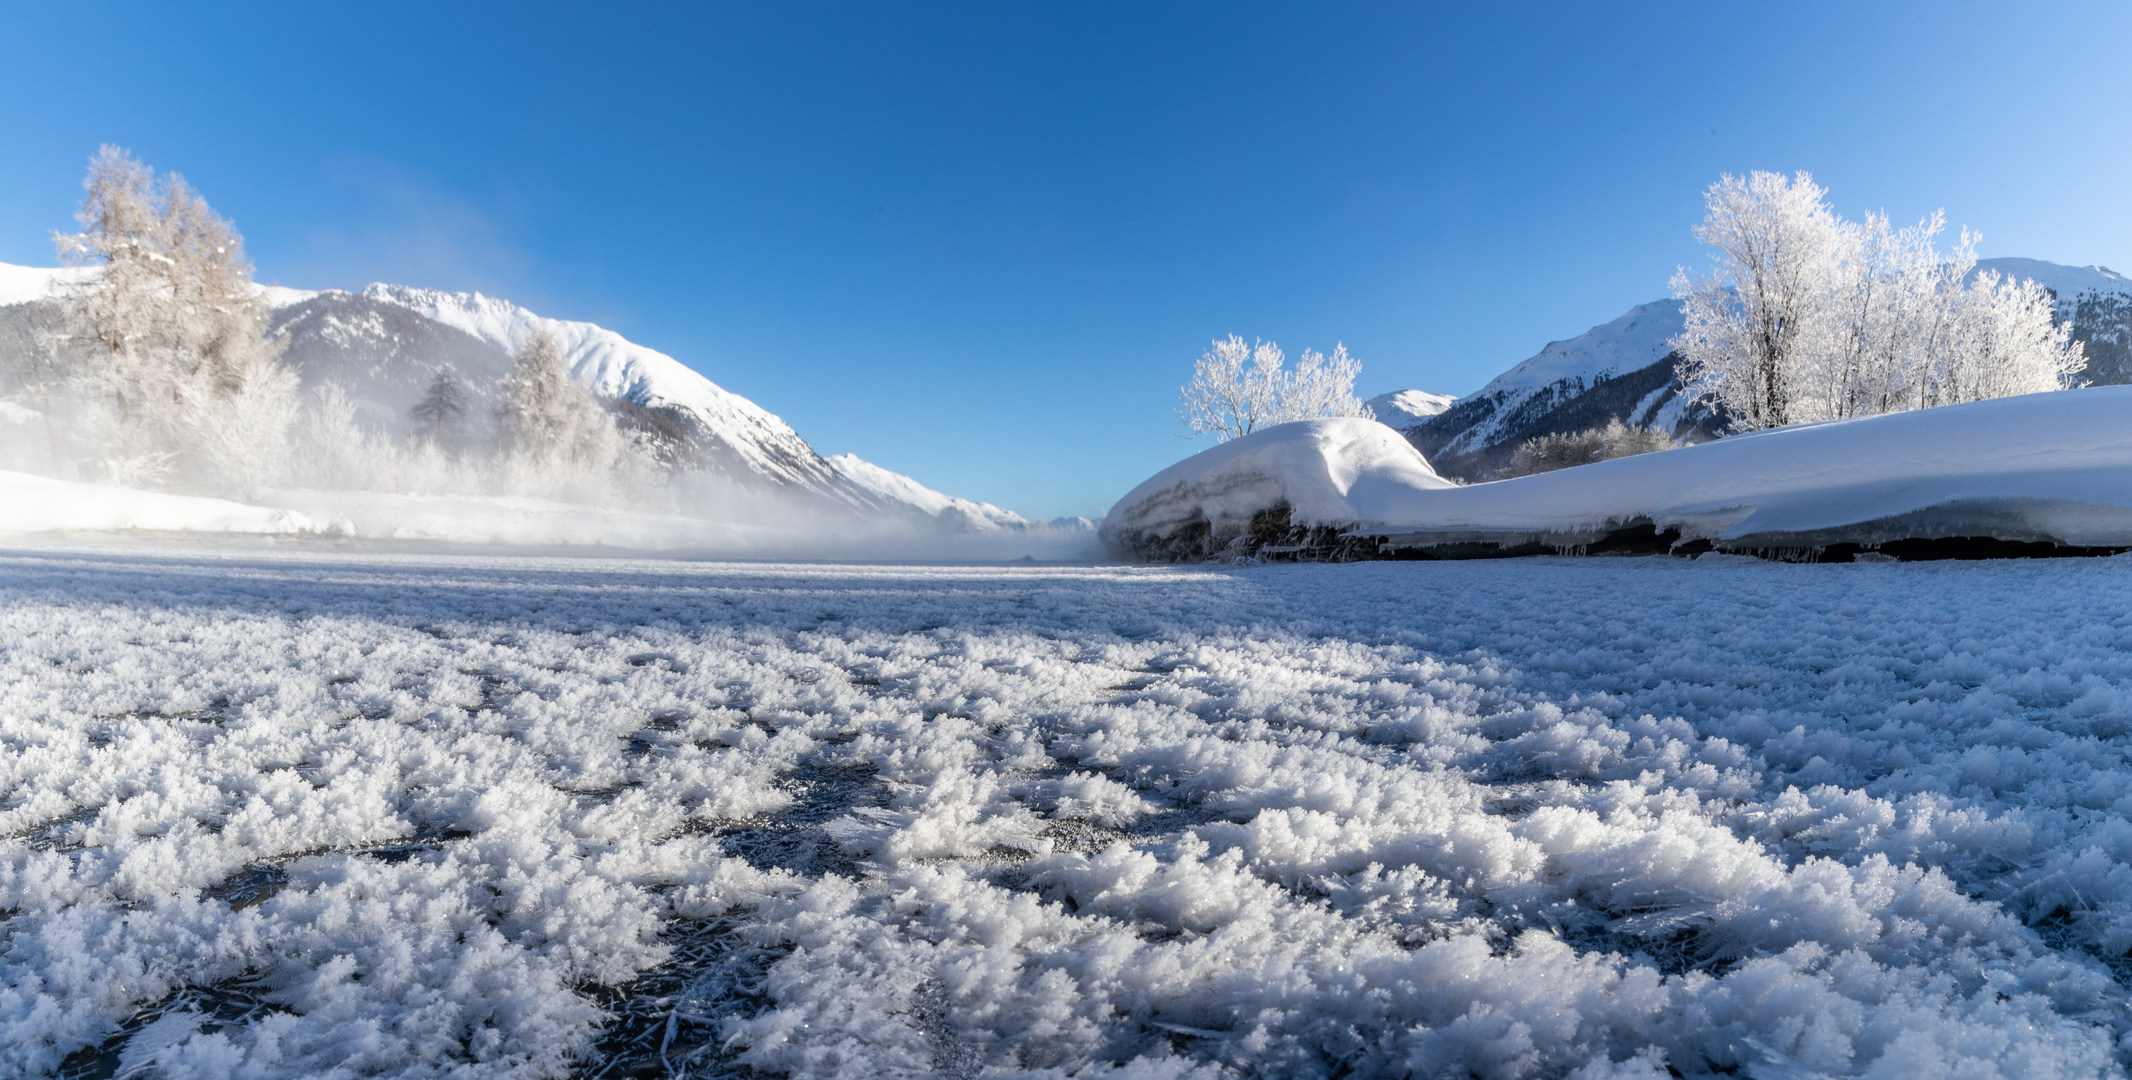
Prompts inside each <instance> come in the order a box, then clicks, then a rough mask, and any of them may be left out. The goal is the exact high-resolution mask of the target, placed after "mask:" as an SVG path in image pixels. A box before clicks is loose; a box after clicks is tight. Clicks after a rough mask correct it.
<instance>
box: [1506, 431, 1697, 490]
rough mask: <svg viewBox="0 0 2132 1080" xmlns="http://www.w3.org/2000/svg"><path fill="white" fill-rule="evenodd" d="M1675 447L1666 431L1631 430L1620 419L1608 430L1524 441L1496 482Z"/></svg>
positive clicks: (1566, 432) (1567, 433) (1564, 433)
mask: <svg viewBox="0 0 2132 1080" xmlns="http://www.w3.org/2000/svg"><path fill="white" fill-rule="evenodd" d="M1672 448H1673V439H1672V438H1671V437H1670V436H1668V435H1667V434H1666V433H1665V432H1663V431H1660V430H1658V429H1657V428H1652V427H1630V426H1629V425H1627V424H1624V423H1622V422H1621V420H1620V419H1619V418H1618V417H1617V418H1615V419H1612V420H1609V421H1607V422H1606V426H1605V427H1595V428H1587V429H1585V430H1583V431H1565V432H1562V433H1559V434H1555V435H1542V436H1540V437H1539V438H1536V439H1527V440H1525V441H1524V442H1522V443H1520V444H1518V452H1517V455H1516V456H1514V457H1512V458H1511V459H1510V464H1508V465H1505V466H1503V468H1502V471H1501V472H1499V473H1498V474H1497V479H1502V480H1507V479H1510V478H1511V477H1513V476H1531V475H1532V474H1534V473H1543V472H1553V471H1554V470H1556V469H1567V468H1569V467H1570V466H1572V465H1589V464H1591V463H1592V462H1594V461H1607V460H1610V459H1613V458H1623V457H1634V456H1635V455H1637V454H1648V453H1651V452H1652V451H1654V450H1671V449H1672Z"/></svg>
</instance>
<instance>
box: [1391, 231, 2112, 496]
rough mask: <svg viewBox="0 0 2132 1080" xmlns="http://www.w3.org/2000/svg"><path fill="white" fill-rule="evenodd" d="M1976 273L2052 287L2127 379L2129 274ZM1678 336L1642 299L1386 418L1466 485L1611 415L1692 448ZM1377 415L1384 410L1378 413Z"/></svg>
mask: <svg viewBox="0 0 2132 1080" xmlns="http://www.w3.org/2000/svg"><path fill="white" fill-rule="evenodd" d="M1977 267H1978V269H1979V270H1986V269H1989V270H1996V271H1998V272H1999V273H2001V274H2005V275H2008V276H2010V277H2015V278H2029V279H2033V280H2035V281H2036V282H2038V283H2040V284H2042V285H2043V286H2044V287H2046V288H2048V289H2050V290H2051V291H2052V292H2053V293H2054V294H2055V295H2056V296H2057V301H2058V318H2059V320H2060V321H2061V322H2067V321H2069V322H2071V323H2072V325H2073V336H2074V337H2075V338H2076V339H2078V340H2080V341H2083V342H2085V343H2086V345H2087V352H2088V369H2087V371H2086V373H2085V377H2086V378H2087V380H2088V381H2089V382H2090V383H2092V384H2095V385H2115V384H2122V383H2132V279H2128V278H2126V277H2125V276H2123V275H2121V274H2118V273H2117V272H2115V271H2113V270H2109V269H2106V268H2104V267H2100V266H2065V265H2062V264H2059V263H2053V262H2044V261H2042V260H2040V259H2020V258H2005V259H1983V260H1980V261H1979V262H1978V263H1977ZM1680 330H1681V309H1680V301H1678V300H1674V299H1665V300H1654V301H1652V302H1650V303H1648V304H1639V305H1637V306H1636V307H1633V308H1630V309H1629V310H1628V311H1627V312H1626V313H1624V314H1623V315H1621V316H1620V317H1619V318H1617V319H1614V320H1613V321H1611V322H1607V323H1602V324H1600V325H1598V326H1595V327H1592V328H1591V329H1590V330H1587V331H1585V332H1584V333H1583V334H1580V335H1578V336H1577V337H1574V338H1571V339H1569V340H1567V341H1555V342H1550V343H1548V345H1547V347H1546V348H1543V349H1541V350H1540V352H1539V354H1538V355H1536V356H1534V357H1532V358H1531V359H1528V360H1526V361H1525V362H1523V363H1521V364H1518V365H1517V366H1516V367H1513V368H1511V369H1510V370H1509V371H1506V372H1504V373H1503V374H1501V375H1498V376H1496V377H1495V378H1494V379H1493V380H1491V381H1490V382H1489V383H1488V385H1486V386H1483V387H1481V388H1480V389H1479V390H1477V391H1475V392H1473V393H1471V394H1468V395H1466V396H1465V397H1463V398H1460V399H1458V400H1457V401H1456V402H1454V403H1453V404H1452V405H1451V406H1450V407H1449V408H1447V409H1445V410H1443V411H1442V412H1441V413H1439V414H1437V415H1435V416H1431V417H1426V418H1423V419H1422V420H1420V421H1419V422H1417V423H1413V424H1411V425H1410V424H1405V423H1401V422H1398V421H1394V420H1386V421H1385V422H1386V423H1388V424H1390V425H1391V426H1393V427H1395V428H1400V429H1402V430H1404V431H1406V432H1407V437H1408V439H1409V440H1411V441H1412V442H1413V443H1414V446H1415V447H1416V448H1417V449H1419V450H1420V451H1421V452H1422V453H1423V454H1424V455H1426V456H1427V457H1428V459H1429V461H1430V463H1431V464H1432V465H1434V466H1435V467H1436V468H1437V469H1438V470H1439V471H1441V472H1442V473H1444V474H1445V475H1447V476H1455V477H1458V478H1460V479H1465V480H1477V479H1485V478H1487V477H1488V476H1490V475H1491V474H1493V473H1494V471H1495V470H1496V469H1498V468H1500V467H1501V466H1502V465H1503V464H1504V463H1505V462H1507V461H1508V460H1509V458H1510V456H1511V455H1512V454H1513V453H1515V452H1516V450H1517V447H1518V444H1519V443H1521V442H1524V441H1525V440H1527V439H1531V438H1536V437H1538V436H1541V435H1552V434H1556V433H1559V432H1565V431H1581V430H1584V429H1586V428H1592V427H1599V426H1601V425H1604V424H1605V423H1606V422H1607V421H1608V420H1611V419H1619V420H1621V421H1622V422H1623V423H1627V424H1640V425H1648V426H1652V427H1657V428H1660V429H1661V430H1664V431H1667V432H1669V433H1671V434H1672V435H1673V436H1674V437H1675V438H1678V439H1682V440H1684V441H1688V442H1699V441H1703V440H1707V439H1710V438H1713V437H1715V436H1716V435H1717V434H1718V428H1719V427H1720V424H1719V423H1718V420H1717V418H1715V417H1713V416H1712V415H1711V414H1710V412H1709V411H1708V410H1707V409H1702V408H1697V407H1692V406H1690V405H1689V403H1688V402H1686V401H1684V400H1682V399H1681V397H1680V395H1679V379H1678V378H1677V372H1676V370H1675V367H1674V361H1675V357H1674V355H1673V352H1672V349H1671V348H1670V347H1669V346H1668V345H1667V344H1666V343H1667V341H1668V340H1669V339H1671V338H1672V337H1673V336H1674V335H1675V334H1678V333H1679V332H1680ZM1395 396H1396V395H1386V396H1385V397H1387V398H1389V397H1395ZM1381 400H1385V398H1374V399H1372V402H1373V403H1374V402H1376V401H1381ZM1384 416H1385V414H1384V412H1383V411H1382V410H1380V412H1379V418H1380V419H1383V418H1384Z"/></svg>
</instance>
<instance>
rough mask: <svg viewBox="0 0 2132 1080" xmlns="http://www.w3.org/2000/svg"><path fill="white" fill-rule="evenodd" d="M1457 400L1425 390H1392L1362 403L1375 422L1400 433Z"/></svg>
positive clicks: (1453, 397) (1450, 396) (1447, 395)
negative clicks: (1373, 416)
mask: <svg viewBox="0 0 2132 1080" xmlns="http://www.w3.org/2000/svg"><path fill="white" fill-rule="evenodd" d="M1457 400H1458V398H1457V397H1455V396H1453V395H1450V394H1432V393H1429V392H1428V391H1426V390H1394V391H1392V392H1391V393H1389V394H1379V395H1377V396H1376V397H1373V398H1371V399H1369V400H1368V401H1365V402H1363V404H1364V405H1365V406H1367V407H1368V408H1369V411H1370V412H1371V413H1372V414H1374V415H1375V416H1376V417H1377V422H1378V423H1380V424H1383V425H1385V426H1386V427H1390V428H1396V429H1398V430H1400V431H1405V430H1406V429H1408V428H1410V427H1413V426H1415V425H1417V424H1419V423H1421V422H1422V421H1424V420H1427V419H1428V418H1429V417H1432V416H1435V415H1436V414H1438V413H1441V412H1443V411H1444V410H1445V409H1448V408H1450V407H1451V403H1452V402H1454V401H1457Z"/></svg>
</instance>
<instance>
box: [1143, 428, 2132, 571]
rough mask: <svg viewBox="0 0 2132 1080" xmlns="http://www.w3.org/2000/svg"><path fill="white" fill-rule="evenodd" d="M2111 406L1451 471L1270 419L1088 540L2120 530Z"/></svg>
mask: <svg viewBox="0 0 2132 1080" xmlns="http://www.w3.org/2000/svg"><path fill="white" fill-rule="evenodd" d="M2128 414H2132V387H2101V388H2093V389H2087V390H2074V391H2060V392H2055V393H2047V394H2031V395H2028V396H2025V397H2015V398H2001V399H1997V400H1993V401H1980V402H1974V403H1971V404H1966V405H1956V406H1949V407H1946V408H1940V409H1928V410H1921V411H1917V412H1906V413H1896V414H1892V415H1888V416H1876V417H1869V418H1864V419H1858V420H1846V421H1838V422H1833V423H1827V424H1814V425H1804V426H1799V427H1791V428H1779V429H1775V430H1771V431H1764V432H1756V433H1753V434H1749V435H1739V436H1734V437H1731V438H1727V439H1721V440H1718V441H1716V442H1710V443H1705V444H1702V445H1699V446H1691V447H1685V448H1682V449H1678V450H1669V451H1664V452H1661V453H1656V454H1645V455H1641V456H1638V457H1631V458H1621V459H1618V460H1614V461H1603V462H1598V463H1595V464H1591V465H1585V466H1580V467H1578V468H1574V469H1565V470H1561V471H1559V472H1552V473H1543V474H1540V475H1537V476H1528V477H1521V478H1518V479H1515V480H1502V481H1496V482H1494V483H1486V484H1476V485H1472V486H1469V487H1457V486H1453V485H1451V484H1449V483H1448V482H1446V481H1444V480H1442V479H1441V478H1440V477H1438V476H1436V474H1435V473H1434V472H1433V471H1430V470H1428V469H1427V467H1426V465H1425V464H1419V466H1418V467H1417V463H1419V461H1420V456H1419V454H1416V455H1415V456H1414V458H1413V459H1412V461H1410V462H1408V463H1406V464H1404V465H1401V466H1397V467H1393V466H1391V465H1390V464H1389V462H1390V461H1391V460H1393V459H1392V457H1391V455H1390V454H1389V453H1388V451H1387V449H1386V448H1384V447H1383V444H1382V442H1383V441H1382V439H1377V440H1369V439H1366V438H1362V437H1359V435H1358V436H1357V437H1355V438H1351V439H1340V438H1328V437H1327V428H1326V426H1325V425H1326V424H1328V423H1329V422H1323V421H1320V422H1314V423H1310V424H1290V425H1282V426H1280V427H1277V428H1272V429H1269V430H1267V431H1265V432H1261V433H1258V434H1255V435H1252V436H1250V437H1248V438H1246V439H1239V440H1236V442H1234V443H1231V444H1227V445H1224V446H1221V447H1217V448H1215V449H1214V450H1210V451H1207V452H1206V453H1203V454H1200V455H1197V456H1195V457H1193V458H1190V459H1188V460H1186V461H1183V462H1180V463H1179V464H1177V465H1175V466H1172V467H1171V468H1169V469H1166V470H1164V471H1163V472H1162V473H1160V474H1158V475H1157V476H1156V477H1154V478H1153V479H1151V480H1149V481H1148V482H1147V483H1145V484H1142V485H1141V486H1140V487H1139V488H1136V489H1134V491H1133V492H1132V493H1131V494H1129V495H1127V496H1126V497H1125V499H1123V500H1121V501H1120V502H1119V503H1118V505H1117V506H1116V507H1115V508H1113V509H1112V511H1111V513H1110V516H1109V517H1108V518H1106V519H1105V521H1104V537H1105V539H1106V542H1107V543H1109V544H1110V545H1111V547H1112V548H1113V550H1116V551H1120V552H1123V553H1127V554H1135V555H1140V556H1141V557H1149V556H1159V554H1160V552H1162V551H1163V550H1165V549H1166V547H1168V546H1174V545H1169V544H1168V543H1167V542H1168V541H1169V540H1170V538H1171V537H1173V536H1175V535H1177V534H1178V533H1180V532H1181V531H1183V530H1185V529H1187V528H1189V527H1191V526H1192V524H1193V523H1195V522H1205V523H1207V527H1209V528H1211V529H1213V530H1216V531H1219V530H1220V529H1221V528H1222V527H1223V523H1232V524H1231V525H1230V529H1231V532H1232V535H1241V532H1240V530H1236V529H1235V528H1234V525H1233V523H1234V522H1237V521H1240V520H1249V519H1250V518H1251V517H1252V515H1254V514H1257V513H1262V512H1267V511H1274V510H1278V509H1284V508H1285V509H1286V510H1287V512H1288V515H1289V517H1290V519H1291V523H1292V524H1293V525H1295V526H1303V527H1323V528H1333V529H1337V530H1339V531H1340V532H1342V533H1343V534H1347V535H1354V536H1370V537H1376V538H1381V548H1382V550H1383V551H1387V552H1398V551H1402V550H1405V551H1410V552H1416V553H1421V552H1427V551H1430V550H1432V549H1447V548H1449V547H1452V546H1455V545H1482V546H1483V547H1485V548H1486V549H1488V550H1492V551H1496V552H1501V551H1506V550H1514V549H1518V548H1521V547H1527V546H1531V545H1545V546H1548V547H1553V548H1557V549H1570V548H1577V547H1582V546H1584V545H1587V544H1590V543H1592V542H1594V541H1597V540H1600V539H1602V538H1604V537H1606V536H1608V535H1609V534H1610V533H1614V532H1616V531H1618V530H1623V529H1628V528H1648V529H1650V530H1652V531H1653V532H1655V533H1658V534H1664V535H1668V537H1669V540H1670V542H1672V543H1675V544H1679V543H1689V542H1694V541H1704V542H1707V543H1709V544H1710V545H1712V546H1715V547H1718V548H1731V549H1751V550H1768V549H1817V548H1827V547H1830V546H1833V545H1837V544H1857V545H1860V546H1863V547H1873V546H1878V545H1882V544H1887V543H1890V542H1894V541H1903V540H1920V539H1927V540H1929V539H1945V538H1954V537H1965V538H1988V539H1991V540H1998V541H2008V542H2015V543H2047V544H2053V545H2058V546H2066V547H2088V548H2093V547H2103V548H2109V547H2132V426H2128V425H2127V424H2126V423H2125V417H2126V416H2127V415H2128ZM1346 423H1349V424H1353V423H1355V422H1352V421H1350V422H1346ZM1370 426H1375V425H1370ZM1363 475H1367V476H1368V477H1369V480H1368V482H1367V484H1366V485H1361V486H1363V487H1364V492H1363V497H1360V498H1342V499H1334V498H1328V497H1327V495H1328V493H1329V491H1330V490H1331V489H1330V488H1329V487H1328V486H1327V485H1328V481H1329V480H1330V478H1336V477H1343V476H1357V477H1359V476H1363ZM1333 486H1336V487H1339V489H1340V491H1341V492H1342V493H1343V494H1344V493H1345V491H1346V488H1345V487H1344V486H1343V485H1338V484H1337V483H1336V482H1335V483H1334V485H1333Z"/></svg>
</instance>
